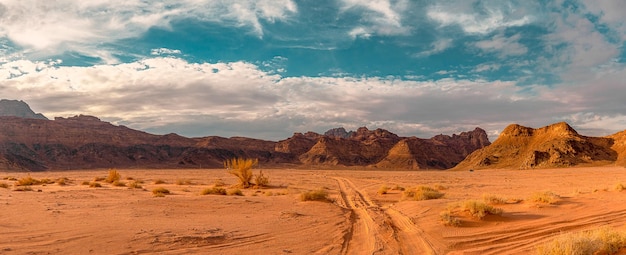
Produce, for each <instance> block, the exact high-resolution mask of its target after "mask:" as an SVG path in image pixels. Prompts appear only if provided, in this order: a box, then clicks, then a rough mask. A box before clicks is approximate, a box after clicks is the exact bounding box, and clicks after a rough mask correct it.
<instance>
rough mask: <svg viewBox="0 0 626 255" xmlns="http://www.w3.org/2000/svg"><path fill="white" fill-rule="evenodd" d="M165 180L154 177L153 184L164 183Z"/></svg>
mask: <svg viewBox="0 0 626 255" xmlns="http://www.w3.org/2000/svg"><path fill="white" fill-rule="evenodd" d="M165 183H166V182H165V181H164V180H161V179H156V180H154V184H165Z"/></svg>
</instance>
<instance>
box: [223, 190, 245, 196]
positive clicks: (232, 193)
mask: <svg viewBox="0 0 626 255" xmlns="http://www.w3.org/2000/svg"><path fill="white" fill-rule="evenodd" d="M226 195H229V196H243V192H241V190H240V189H229V190H227V191H226Z"/></svg>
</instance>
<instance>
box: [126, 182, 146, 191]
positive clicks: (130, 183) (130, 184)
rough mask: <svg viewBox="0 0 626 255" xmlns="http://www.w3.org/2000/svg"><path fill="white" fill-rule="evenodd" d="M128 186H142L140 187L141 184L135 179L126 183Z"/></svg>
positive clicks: (134, 187)
mask: <svg viewBox="0 0 626 255" xmlns="http://www.w3.org/2000/svg"><path fill="white" fill-rule="evenodd" d="M128 187H129V188H131V189H141V188H143V187H141V184H139V182H137V181H131V182H129V183H128Z"/></svg>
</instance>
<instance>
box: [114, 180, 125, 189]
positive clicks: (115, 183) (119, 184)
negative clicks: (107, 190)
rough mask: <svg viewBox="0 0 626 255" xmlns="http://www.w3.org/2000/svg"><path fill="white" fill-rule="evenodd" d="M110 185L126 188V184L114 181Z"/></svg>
mask: <svg viewBox="0 0 626 255" xmlns="http://www.w3.org/2000/svg"><path fill="white" fill-rule="evenodd" d="M112 185H113V186H115V187H126V183H125V182H123V181H120V180H117V181H114V182H113V183H112Z"/></svg>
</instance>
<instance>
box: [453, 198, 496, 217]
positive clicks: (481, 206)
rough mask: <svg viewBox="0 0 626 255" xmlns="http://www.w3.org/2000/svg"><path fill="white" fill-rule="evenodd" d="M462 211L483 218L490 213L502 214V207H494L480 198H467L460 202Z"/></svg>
mask: <svg viewBox="0 0 626 255" xmlns="http://www.w3.org/2000/svg"><path fill="white" fill-rule="evenodd" d="M460 207H461V211H463V212H467V213H469V214H470V215H471V216H472V217H474V218H477V219H483V218H485V216H487V215H488V214H491V215H501V214H502V212H503V210H502V208H497V207H493V206H491V205H488V204H486V203H485V202H482V201H478V200H466V201H463V202H461V203H460Z"/></svg>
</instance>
